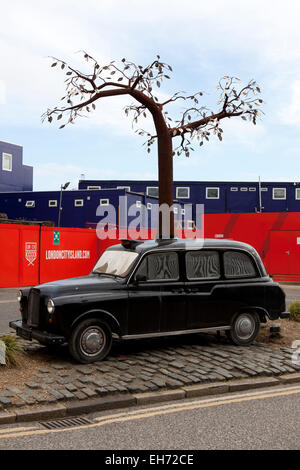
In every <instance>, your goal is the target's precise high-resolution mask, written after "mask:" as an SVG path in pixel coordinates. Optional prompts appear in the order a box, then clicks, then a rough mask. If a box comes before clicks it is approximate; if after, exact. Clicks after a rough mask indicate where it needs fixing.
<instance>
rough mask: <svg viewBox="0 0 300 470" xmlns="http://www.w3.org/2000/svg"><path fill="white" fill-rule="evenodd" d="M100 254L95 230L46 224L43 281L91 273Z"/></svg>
mask: <svg viewBox="0 0 300 470" xmlns="http://www.w3.org/2000/svg"><path fill="white" fill-rule="evenodd" d="M99 254H100V240H99V239H98V238H97V237H96V233H95V230H92V229H74V228H52V227H42V232H41V253H40V282H41V283H43V282H49V281H54V280H58V279H66V278H70V277H77V276H84V275H87V274H89V273H90V271H91V270H92V268H93V266H94V265H95V263H96V261H97V260H98V258H99Z"/></svg>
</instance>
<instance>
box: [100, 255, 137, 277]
mask: <svg viewBox="0 0 300 470" xmlns="http://www.w3.org/2000/svg"><path fill="white" fill-rule="evenodd" d="M137 257H138V253H135V252H134V251H127V250H126V251H121V250H120V251H118V250H111V251H110V250H107V251H105V252H104V253H103V254H102V255H101V257H100V258H99V260H98V261H97V263H96V265H95V267H94V269H93V273H98V274H108V275H113V276H120V277H125V276H127V274H129V272H130V269H131V267H132V266H133V264H134V262H135V260H136V259H137Z"/></svg>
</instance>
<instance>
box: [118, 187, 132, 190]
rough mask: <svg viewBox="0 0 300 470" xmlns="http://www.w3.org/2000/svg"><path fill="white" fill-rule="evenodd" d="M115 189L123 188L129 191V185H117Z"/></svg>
mask: <svg viewBox="0 0 300 470" xmlns="http://www.w3.org/2000/svg"><path fill="white" fill-rule="evenodd" d="M117 189H125V191H130V186H117Z"/></svg>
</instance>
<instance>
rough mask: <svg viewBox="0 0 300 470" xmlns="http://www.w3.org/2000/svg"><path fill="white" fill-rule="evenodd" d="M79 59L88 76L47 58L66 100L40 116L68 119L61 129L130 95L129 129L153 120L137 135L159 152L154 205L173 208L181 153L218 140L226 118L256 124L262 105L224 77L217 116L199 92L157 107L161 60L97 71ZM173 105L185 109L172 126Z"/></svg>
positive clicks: (253, 89) (252, 90)
mask: <svg viewBox="0 0 300 470" xmlns="http://www.w3.org/2000/svg"><path fill="white" fill-rule="evenodd" d="M82 53H83V55H84V59H85V60H86V61H87V62H88V63H89V64H90V67H91V70H90V73H83V72H80V71H78V70H76V69H75V68H73V67H71V66H70V65H68V64H67V63H66V62H65V61H63V60H59V59H56V58H52V59H53V60H54V62H53V63H52V65H51V66H52V67H56V66H60V67H61V69H62V70H65V72H66V80H65V83H66V95H65V96H64V97H63V98H62V99H61V101H63V102H66V105H63V106H61V107H55V108H53V109H48V110H47V111H46V112H45V113H44V114H43V116H42V120H45V119H47V120H48V121H49V122H50V123H51V122H52V121H53V117H54V116H56V118H57V120H60V119H62V118H63V115H64V114H67V120H66V122H65V123H64V124H62V125H61V126H60V129H62V128H63V127H65V125H66V124H68V123H71V124H73V123H74V121H75V119H76V118H77V117H78V116H82V115H83V113H85V112H87V113H89V112H91V111H92V110H94V109H96V105H95V102H96V101H97V100H99V99H101V98H106V97H111V96H120V95H130V96H131V97H132V98H134V99H135V101H136V102H135V103H133V104H131V105H129V106H127V107H126V108H125V113H126V115H128V114H129V113H130V112H133V124H137V122H138V119H139V117H141V116H144V117H146V116H147V112H150V114H151V115H152V118H153V122H154V126H155V130H156V134H155V135H151V134H150V133H149V132H147V131H145V130H143V129H137V130H136V132H137V133H138V134H139V135H142V136H146V138H147V140H146V142H145V144H146V146H147V151H148V152H150V150H151V146H152V144H153V143H154V142H155V140H157V148H158V173H159V175H158V186H159V204H160V205H161V204H168V206H169V207H171V206H172V204H173V156H174V155H176V154H177V155H180V154H182V153H184V154H185V155H186V156H187V157H188V156H189V155H190V150H194V149H193V146H192V140H193V139H194V138H195V139H196V140H198V142H199V144H200V146H201V145H203V143H204V142H205V141H208V140H209V138H210V136H211V134H214V135H217V136H218V138H219V139H220V140H222V133H223V130H222V129H221V127H220V121H222V119H225V118H231V117H241V118H242V119H244V120H247V119H249V121H252V122H253V124H256V121H257V118H258V117H259V115H260V113H261V111H260V110H259V106H260V105H261V104H262V103H263V100H262V99H260V98H258V96H257V95H259V94H260V88H259V87H258V86H257V84H256V82H255V81H254V80H251V81H250V82H249V83H248V84H247V85H246V86H244V87H242V86H239V82H240V80H239V79H238V78H236V77H228V76H225V77H223V78H222V79H221V80H220V81H219V84H218V87H217V90H218V91H219V94H220V96H219V100H218V102H217V105H218V106H219V109H218V110H217V111H216V112H213V111H212V110H210V109H208V108H207V107H205V106H201V105H200V104H199V100H200V99H201V97H202V96H203V92H201V91H200V92H197V93H195V94H192V95H186V94H185V93H181V92H178V93H175V94H174V95H173V96H171V97H170V98H169V99H167V100H166V101H164V102H160V101H159V99H158V97H157V96H156V95H155V94H154V91H153V89H154V88H155V87H156V88H159V87H160V85H161V82H162V81H163V79H169V78H170V77H169V75H168V73H170V72H172V67H171V66H170V65H168V64H166V63H164V62H161V60H160V56H157V58H156V59H155V60H154V61H153V62H152V63H151V64H150V65H147V66H146V67H142V66H141V65H136V64H134V63H133V62H130V61H128V60H126V59H122V60H121V61H120V63H117V62H116V61H112V62H110V63H108V64H107V65H100V64H99V63H98V62H97V61H96V60H95V59H94V58H93V57H91V56H90V55H89V54H87V53H86V52H84V51H82ZM177 100H183V101H185V102H186V103H187V105H186V109H185V110H184V112H183V113H182V115H181V117H180V119H179V120H173V119H172V118H171V117H170V116H169V114H168V111H166V107H167V105H170V104H171V103H174V102H175V101H177ZM176 137H179V138H180V143H179V145H178V146H177V147H176V148H174V149H173V146H172V140H173V139H174V138H176ZM169 222H170V237H171V238H172V237H173V236H174V214H173V211H171V213H170V221H169ZM161 233H162V217H161V214H160V220H159V235H161Z"/></svg>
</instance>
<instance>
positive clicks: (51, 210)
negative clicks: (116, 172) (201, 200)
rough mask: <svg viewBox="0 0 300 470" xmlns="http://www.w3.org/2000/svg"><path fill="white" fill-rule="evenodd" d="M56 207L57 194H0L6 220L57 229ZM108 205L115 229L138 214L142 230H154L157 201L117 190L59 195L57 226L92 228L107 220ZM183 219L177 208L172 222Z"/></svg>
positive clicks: (84, 191) (2, 210)
mask: <svg viewBox="0 0 300 470" xmlns="http://www.w3.org/2000/svg"><path fill="white" fill-rule="evenodd" d="M122 196H123V199H122ZM125 196H126V199H124V197H125ZM59 205H60V191H32V192H14V193H12V192H11V193H0V212H3V213H5V214H7V216H8V218H9V219H14V220H15V219H25V220H30V221H35V220H36V221H45V220H47V221H52V222H53V223H54V225H58V215H59ZM109 205H112V206H113V208H114V210H115V225H116V226H120V227H121V228H122V227H123V228H126V227H128V226H129V225H130V224H131V222H133V220H135V219H136V218H137V217H139V216H140V214H142V216H141V224H140V226H141V227H142V228H145V227H150V226H152V227H153V225H154V227H157V221H158V200H157V198H156V197H151V196H147V195H145V194H141V193H136V192H127V191H126V189H121V188H119V189H100V190H89V189H79V190H72V191H63V192H62V201H61V218H60V226H62V227H83V228H85V227H94V228H95V227H96V225H97V223H98V222H99V221H101V220H102V219H103V218H104V217H106V216H107V210H108V206H109ZM122 209H123V210H122ZM140 209H141V210H140ZM183 215H184V214H183V213H182V211H181V206H180V205H178V207H176V214H175V219H176V220H178V219H180V220H182V218H183ZM151 221H154V224H153V222H152V224H151V223H150V222H151Z"/></svg>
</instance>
